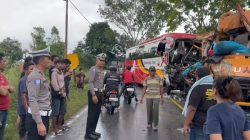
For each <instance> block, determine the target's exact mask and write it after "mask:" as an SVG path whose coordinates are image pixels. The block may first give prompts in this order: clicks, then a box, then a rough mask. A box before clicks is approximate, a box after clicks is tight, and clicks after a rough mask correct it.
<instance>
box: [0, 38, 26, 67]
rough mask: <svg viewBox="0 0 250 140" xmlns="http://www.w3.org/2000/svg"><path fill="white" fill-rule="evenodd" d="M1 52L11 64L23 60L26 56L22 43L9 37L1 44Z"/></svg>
mask: <svg viewBox="0 0 250 140" xmlns="http://www.w3.org/2000/svg"><path fill="white" fill-rule="evenodd" d="M0 52H2V53H4V54H5V56H6V58H7V59H8V60H9V62H10V64H13V63H15V62H16V61H19V60H21V59H22V58H23V54H24V51H23V50H22V49H21V43H19V42H18V41H17V40H14V39H11V38H9V37H7V38H6V39H4V40H3V41H2V42H1V43H0Z"/></svg>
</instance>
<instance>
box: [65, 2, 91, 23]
mask: <svg viewBox="0 0 250 140" xmlns="http://www.w3.org/2000/svg"><path fill="white" fill-rule="evenodd" d="M69 2H70V3H71V4H72V5H73V6H74V8H75V9H76V10H77V11H78V13H79V14H80V15H81V16H82V17H83V18H84V19H85V20H86V21H87V22H88V23H89V24H90V25H91V22H90V21H89V20H88V19H87V18H86V17H85V16H84V15H83V13H82V12H81V11H80V10H79V9H78V8H77V7H76V5H75V4H74V3H73V2H72V1H71V0H69Z"/></svg>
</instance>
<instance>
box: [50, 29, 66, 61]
mask: <svg viewBox="0 0 250 140" xmlns="http://www.w3.org/2000/svg"><path fill="white" fill-rule="evenodd" d="M47 39H48V42H47V44H48V46H50V50H51V54H53V55H58V56H61V57H63V54H64V42H62V41H61V38H60V35H59V30H58V29H57V28H56V27H55V26H53V27H52V29H51V34H50V37H49V38H47Z"/></svg>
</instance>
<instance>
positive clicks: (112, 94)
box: [103, 90, 119, 115]
mask: <svg viewBox="0 0 250 140" xmlns="http://www.w3.org/2000/svg"><path fill="white" fill-rule="evenodd" d="M103 106H104V107H105V108H106V109H107V112H108V113H109V114H110V115H113V114H114V111H115V109H116V108H118V107H119V95H118V91H117V90H110V91H108V92H107V93H106V95H104V103H103Z"/></svg>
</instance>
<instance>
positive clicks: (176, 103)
mask: <svg viewBox="0 0 250 140" xmlns="http://www.w3.org/2000/svg"><path fill="white" fill-rule="evenodd" d="M170 101H172V103H173V104H175V105H176V106H177V107H178V108H179V109H180V110H181V111H182V110H183V107H182V105H180V104H179V103H178V102H176V101H175V100H174V99H171V98H170Z"/></svg>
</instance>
